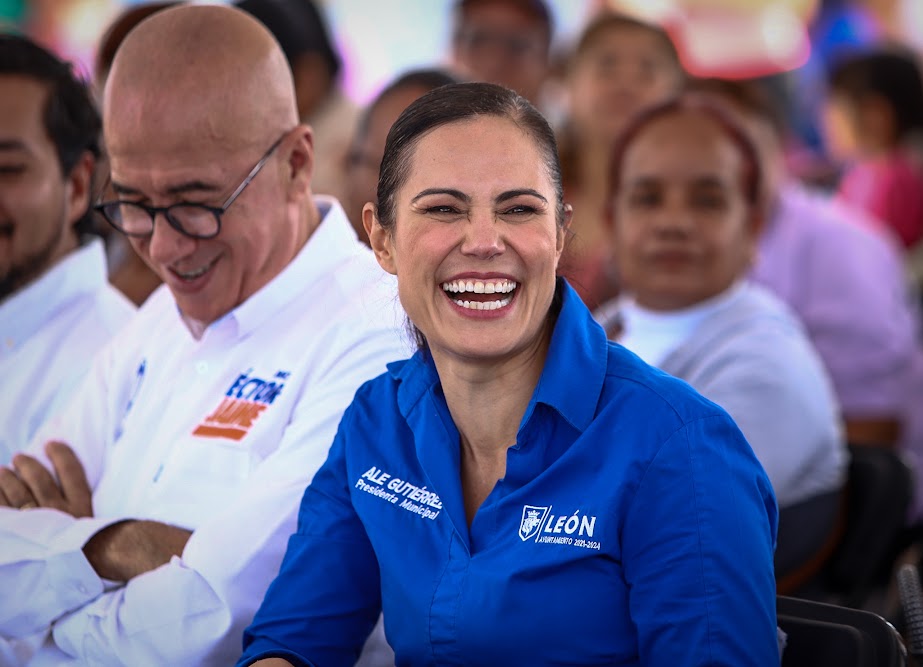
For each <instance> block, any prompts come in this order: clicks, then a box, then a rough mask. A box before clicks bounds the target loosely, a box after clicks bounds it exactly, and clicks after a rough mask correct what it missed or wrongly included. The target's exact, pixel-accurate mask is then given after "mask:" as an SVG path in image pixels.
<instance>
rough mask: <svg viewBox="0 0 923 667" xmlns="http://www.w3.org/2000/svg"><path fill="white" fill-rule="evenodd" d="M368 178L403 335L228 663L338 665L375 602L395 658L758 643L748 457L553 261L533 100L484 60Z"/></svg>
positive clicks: (544, 147)
mask: <svg viewBox="0 0 923 667" xmlns="http://www.w3.org/2000/svg"><path fill="white" fill-rule="evenodd" d="M378 201H379V202H380V205H379V206H378V207H375V206H374V205H371V204H369V205H367V206H366V208H365V210H364V213H363V215H364V222H365V226H366V229H367V231H368V232H369V238H370V240H371V242H372V247H373V249H374V251H375V253H376V256H377V257H378V261H379V263H380V264H381V266H382V267H383V268H384V269H385V270H386V271H388V272H390V273H393V274H395V275H396V276H397V280H398V284H399V292H400V298H401V303H402V304H403V306H404V308H405V310H406V312H407V314H408V317H409V319H410V321H411V323H412V324H413V326H414V327H415V328H416V330H417V332H418V334H419V342H420V344H421V349H420V350H419V351H418V352H417V354H416V355H415V356H414V357H412V358H411V359H409V360H406V361H401V362H396V363H393V364H391V365H390V366H389V371H388V372H387V373H385V374H384V375H382V376H380V377H378V378H376V379H374V380H372V381H370V382H368V383H367V384H366V385H365V386H364V387H362V388H361V389H360V390H359V392H358V393H357V394H356V397H355V399H354V402H353V404H352V406H351V407H350V409H349V410H348V411H347V413H346V414H345V416H344V418H343V420H342V422H341V424H340V429H339V432H338V435H337V438H336V440H335V442H334V444H333V447H332V449H331V452H330V456H329V458H328V460H327V462H326V463H325V465H324V467H323V468H322V469H321V471H320V472H319V473H318V474H317V476H316V477H315V478H314V481H313V483H312V485H311V486H310V487H309V488H308V490H307V492H306V493H305V496H304V499H303V501H302V506H301V512H300V517H299V530H298V532H297V533H296V534H295V535H294V536H293V537H292V538H291V541H290V543H289V549H288V553H287V554H286V557H285V561H284V563H283V565H282V569H281V572H280V573H279V575H278V577H277V579H276V581H275V583H274V584H273V585H272V587H271V588H270V590H269V592H268V593H267V596H266V598H265V600H264V602H263V605H262V607H261V609H260V611H259V613H258V614H257V616H256V618H255V619H254V622H253V624H252V625H251V626H250V628H249V629H248V630H247V632H246V634H245V640H244V644H245V650H244V657H243V658H242V659H241V661H240V663H239V664H240V665H249V664H254V663H259V664H261V665H264V667H269V666H270V665H284V664H297V665H320V664H323V665H344V666H345V665H351V664H353V662H354V661H355V657H356V655H358V653H357V652H358V650H359V648H360V647H361V646H362V642H363V641H364V639H365V637H366V636H367V634H368V633H369V631H370V629H371V628H372V625H373V624H374V622H375V619H376V618H377V617H378V614H379V612H380V611H383V612H384V619H385V628H386V633H387V636H388V640H389V642H390V643H391V645H392V647H393V648H394V650H395V654H396V656H397V663H398V664H402V665H450V664H452V665H456V664H457V665H461V664H464V665H485V666H487V665H500V664H502V665H550V664H568V665H612V664H622V665H642V664H643V665H648V664H650V665H655V664H656V665H662V664H669V665H701V664H706V663H707V664H733V665H769V664H773V663H775V664H778V648H777V644H776V631H775V585H774V581H773V570H772V550H773V541H774V534H775V527H776V520H777V514H776V505H775V499H774V497H773V494H772V490H771V487H770V484H769V481H768V479H767V478H766V475H765V473H764V472H763V471H762V469H761V468H760V466H759V464H758V463H757V461H756V459H755V458H754V456H753V453H752V451H751V450H750V448H749V447H748V446H747V444H746V441H745V440H744V439H743V436H742V435H741V434H740V432H739V431H738V430H737V428H736V427H735V426H734V424H733V422H732V421H731V420H730V418H729V417H728V415H727V414H726V413H725V412H724V411H723V410H722V409H721V408H719V407H717V406H716V405H714V404H713V403H710V402H708V401H707V400H705V399H703V398H702V397H701V396H699V395H698V394H696V393H695V392H694V391H692V390H691V389H690V388H689V386H688V385H686V384H684V383H681V382H679V381H677V380H675V379H673V378H670V377H668V376H666V375H664V374H662V373H659V372H657V371H655V370H653V369H651V368H650V367H648V366H646V365H645V364H644V363H642V362H641V361H640V360H639V359H638V358H637V357H635V356H634V355H632V354H630V353H628V352H627V351H626V350H624V349H623V348H621V347H619V346H617V345H613V344H609V343H608V342H607V340H606V335H605V332H604V331H603V329H602V328H601V327H600V326H599V325H597V324H596V323H595V322H594V321H593V319H592V317H591V315H590V313H589V312H588V311H587V309H586V307H585V306H584V305H583V302H582V301H581V300H580V298H579V297H578V296H577V294H576V293H575V292H574V291H573V290H572V289H571V287H570V286H569V285H568V284H567V283H566V282H565V281H564V280H562V279H560V278H558V277H556V272H557V268H558V262H559V259H560V257H561V253H562V251H563V248H564V231H565V229H566V227H567V224H568V223H569V220H570V216H571V213H570V207H569V206H566V205H565V204H564V201H563V198H562V194H561V177H560V168H559V164H558V160H557V151H556V146H555V142H554V137H553V134H552V133H551V129H550V128H549V127H548V124H547V123H546V122H545V120H544V119H543V118H542V117H541V115H540V114H539V113H538V112H537V111H536V110H535V109H534V108H533V107H532V106H531V105H530V104H529V103H528V102H526V101H525V100H524V99H523V98H521V97H519V96H518V95H516V94H515V93H513V92H511V91H509V90H507V89H505V88H501V87H499V86H494V85H490V84H482V83H480V84H474V83H469V84H456V85H451V86H445V87H443V88H439V89H437V90H435V91H432V92H430V93H428V94H426V95H424V96H423V97H421V98H420V99H418V100H417V101H416V102H414V103H413V104H411V106H410V107H408V109H407V110H405V111H404V113H403V114H402V115H401V117H400V118H399V119H398V120H397V122H396V123H395V125H394V127H393V128H392V130H391V133H390V134H389V137H388V142H387V148H386V150H385V156H384V162H383V164H382V169H381V176H380V180H379V187H378ZM524 637H533V638H540V639H541V640H540V641H523V638H524ZM283 659H284V660H283ZM264 660H265V662H264Z"/></svg>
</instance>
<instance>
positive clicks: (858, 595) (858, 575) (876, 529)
mask: <svg viewBox="0 0 923 667" xmlns="http://www.w3.org/2000/svg"><path fill="white" fill-rule="evenodd" d="M849 451H850V454H851V456H852V459H851V461H850V465H849V481H848V485H847V489H846V494H847V495H846V521H845V525H844V530H843V536H842V539H841V540H840V543H839V545H838V546H837V547H836V548H835V549H834V552H833V554H832V556H831V558H830V560H829V561H828V562H827V564H826V565H825V566H824V568H823V576H824V578H825V587H827V588H828V589H830V590H831V591H833V592H834V593H836V594H837V595H838V596H839V598H840V600H841V602H842V604H843V605H845V606H849V607H861V606H862V605H863V603H864V602H865V600H866V599H867V597H868V594H869V592H870V591H871V590H872V589H873V587H874V586H875V585H880V584H886V583H887V580H888V577H889V575H890V570H891V565H892V563H891V562H890V561H891V560H892V559H893V558H894V555H895V554H894V547H895V545H896V543H897V541H898V538H899V536H900V535H901V532H902V531H903V529H904V526H905V522H906V516H907V510H908V507H909V506H910V502H911V500H912V497H913V483H914V482H913V474H912V472H911V470H910V468H909V466H908V465H907V464H906V463H905V462H904V460H903V459H902V458H901V457H900V455H899V454H898V453H897V452H895V451H894V450H892V449H889V448H885V447H872V446H852V445H851V446H850V448H849Z"/></svg>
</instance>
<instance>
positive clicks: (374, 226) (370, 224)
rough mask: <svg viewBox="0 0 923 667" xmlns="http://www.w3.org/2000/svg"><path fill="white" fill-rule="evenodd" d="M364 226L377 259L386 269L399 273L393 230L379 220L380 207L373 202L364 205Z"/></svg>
mask: <svg viewBox="0 0 923 667" xmlns="http://www.w3.org/2000/svg"><path fill="white" fill-rule="evenodd" d="M362 226H363V227H365V233H366V234H368V236H369V243H370V244H371V246H372V250H373V251H374V253H375V259H377V260H378V263H379V264H380V265H381V268H383V269H384V270H385V271H387V272H388V273H390V274H393V275H397V263H396V262H395V261H394V240H393V238H392V236H391V230H389V229H385V228H384V227H382V226H381V223H379V222H378V209H377V207H376V206H375V204H373V203H372V202H368V203H367V204H366V205H365V206H363V207H362Z"/></svg>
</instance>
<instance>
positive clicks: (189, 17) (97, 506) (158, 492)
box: [0, 5, 406, 666]
mask: <svg viewBox="0 0 923 667" xmlns="http://www.w3.org/2000/svg"><path fill="white" fill-rule="evenodd" d="M104 98H105V101H104V105H103V108H104V110H105V111H104V128H105V139H106V146H107V147H108V150H109V154H110V166H111V177H110V181H109V182H108V183H107V184H106V186H105V188H104V190H103V194H102V197H101V201H100V202H99V203H98V204H97V209H98V210H99V212H100V213H101V214H102V215H103V216H104V217H105V218H106V220H108V222H109V223H110V224H111V225H112V226H113V227H115V228H116V229H118V230H119V231H121V232H122V233H124V234H125V235H126V236H127V237H128V238H129V239H130V242H131V244H132V246H133V248H134V249H135V250H136V251H137V252H138V254H139V255H140V256H141V257H142V258H143V259H144V260H145V262H147V263H148V265H150V266H151V268H152V269H153V270H154V271H155V272H156V273H157V274H158V276H159V277H160V278H161V279H162V280H163V282H164V285H163V286H161V287H160V288H158V289H157V291H155V292H154V294H153V295H152V296H151V297H150V298H149V299H148V300H147V301H146V302H145V304H144V306H143V307H142V308H141V309H140V310H139V311H138V313H137V315H136V316H135V318H134V319H133V320H132V321H131V322H130V323H129V324H127V325H126V327H125V328H124V329H123V330H122V332H121V333H120V334H119V335H118V336H117V337H116V338H114V339H113V341H112V343H111V344H110V345H109V346H108V347H107V348H106V349H105V350H104V351H103V352H102V354H101V355H99V356H98V357H97V359H96V360H95V361H94V364H93V367H92V369H91V371H90V374H89V376H88V378H87V379H86V381H85V382H84V383H83V384H82V386H81V387H80V389H79V391H77V393H76V395H75V397H74V399H73V400H72V401H70V403H69V404H68V405H67V406H65V408H64V410H63V411H62V412H60V413H58V415H57V416H56V418H55V419H53V420H51V421H50V422H49V423H48V425H47V427H45V428H43V429H41V430H40V431H39V433H38V434H37V436H36V437H35V438H34V439H33V440H32V441H31V443H29V445H28V447H27V449H26V453H23V454H19V455H17V456H16V457H14V459H13V465H12V466H11V467H10V468H8V469H2V470H0V505H3V506H2V507H0V590H2V591H3V595H2V596H0V636H2V637H3V638H4V639H5V640H8V641H10V640H12V642H11V643H10V644H8V646H13V647H15V649H16V651H17V654H16V656H15V660H13V663H14V664H29V665H32V666H34V665H48V664H53V665H69V664H80V665H84V664H124V665H226V664H231V662H232V660H233V659H234V658H235V657H236V655H237V654H238V653H239V650H240V641H241V639H240V638H241V635H242V631H243V628H244V627H245V626H246V625H247V624H248V623H249V622H250V620H251V619H252V616H253V614H254V612H255V609H256V607H257V605H258V604H259V601H260V600H261V599H262V597H263V594H264V593H265V591H266V588H267V587H268V585H269V582H270V580H271V579H272V578H273V576H274V575H275V573H276V571H277V569H278V567H279V563H280V562H281V559H282V555H283V552H284V550H285V544H286V541H287V539H288V537H289V535H290V534H291V533H292V532H293V531H294V529H295V517H296V512H297V507H298V503H299V500H300V498H301V495H302V493H303V491H304V488H305V485H306V484H307V483H308V482H310V480H311V478H312V477H313V474H314V472H315V471H316V470H317V468H318V467H319V466H320V465H321V463H322V462H323V461H324V459H325V458H326V455H327V450H328V448H329V445H330V443H331V442H332V441H333V438H334V434H335V431H336V426H337V424H338V422H339V420H340V417H341V415H342V413H343V411H344V410H345V408H346V406H347V405H348V403H349V402H350V400H351V399H352V396H353V393H354V392H355V390H356V389H357V387H358V386H359V385H360V384H361V383H362V382H363V381H365V380H366V379H368V378H371V377H373V376H375V375H377V374H379V373H380V372H382V371H384V370H385V363H386V362H388V361H391V360H393V359H396V358H400V357H403V356H406V346H405V343H404V338H403V334H402V319H403V318H402V313H400V312H399V311H398V309H397V306H396V303H397V299H396V290H395V288H394V285H393V282H392V281H391V279H390V278H388V277H387V276H386V275H385V274H383V273H382V271H381V270H380V269H379V268H378V266H377V263H376V262H375V260H374V257H373V256H372V253H371V252H370V251H369V250H368V249H367V248H365V247H363V246H362V245H361V244H359V243H356V240H355V235H354V234H353V232H352V229H351V227H350V225H349V222H348V221H347V219H346V216H345V214H344V212H343V210H342V208H341V207H340V205H339V203H338V202H337V201H335V200H333V199H331V198H326V197H321V196H317V197H315V196H314V195H313V194H312V191H311V177H312V172H313V167H314V153H313V143H312V139H313V137H312V131H311V129H310V128H309V127H307V126H306V125H303V124H300V123H299V122H298V114H297V111H296V104H295V93H294V89H293V83H292V75H291V72H290V70H289V68H288V65H287V63H286V61H285V57H284V55H283V53H282V51H281V49H280V48H279V46H278V43H277V42H276V41H275V40H274V39H273V38H272V36H271V34H270V33H269V32H268V31H267V30H266V29H265V28H264V27H263V26H262V25H261V24H259V23H258V22H257V21H256V20H255V19H253V18H252V17H251V16H249V15H248V14H246V13H244V12H242V11H241V10H238V9H234V8H231V7H227V6H219V5H198V6H196V5H184V6H179V7H175V8H170V9H166V10H163V11H161V12H158V13H156V14H154V15H153V16H151V17H149V18H147V19H145V20H144V21H142V22H141V23H140V24H138V26H137V27H136V28H135V29H134V30H133V31H132V32H131V33H130V34H129V35H128V36H127V37H126V39H125V41H124V42H123V44H122V45H121V47H120V48H119V50H118V53H117V54H116V57H115V60H114V63H113V66H112V70H111V72H110V75H109V78H108V80H107V84H106V90H105V94H104ZM23 444H25V443H23ZM32 647H37V652H35V653H34V655H32V656H31V657H30V655H28V653H29V652H30V650H31V649H32ZM0 658H2V656H0ZM8 661H10V660H8Z"/></svg>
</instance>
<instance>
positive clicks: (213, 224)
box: [93, 132, 288, 239]
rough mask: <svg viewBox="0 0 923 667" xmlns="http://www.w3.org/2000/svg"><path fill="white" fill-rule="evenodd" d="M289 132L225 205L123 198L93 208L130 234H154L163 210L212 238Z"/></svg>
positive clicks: (187, 230)
mask: <svg viewBox="0 0 923 667" xmlns="http://www.w3.org/2000/svg"><path fill="white" fill-rule="evenodd" d="M287 134H288V133H287V132H286V133H285V134H283V135H282V136H281V137H279V138H278V139H276V141H275V143H273V145H272V146H270V147H269V150H267V151H266V152H265V153H264V154H263V157H261V158H260V160H259V162H257V163H256V164H255V165H253V169H251V170H250V173H249V174H247V176H246V178H244V180H243V181H241V183H240V185H238V186H237V187H236V188H235V189H234V192H232V193H231V196H230V197H228V198H227V199H226V200H225V201H224V203H223V204H222V205H221V206H208V205H207V204H192V203H187V202H179V203H176V204H171V205H170V206H147V205H146V204H141V203H139V202H133V201H123V200H121V199H118V200H113V201H105V202H100V203H98V204H96V205H95V206H94V207H93V208H94V209H96V210H97V211H99V213H100V215H102V216H103V217H104V218H105V219H106V222H108V223H109V224H110V225H112V226H113V227H115V228H116V229H117V230H119V231H120V232H122V233H123V234H125V235H126V236H136V237H145V236H150V235H151V234H153V233H154V218H156V217H157V214H158V213H163V217H164V218H166V221H167V222H168V223H169V225H170V226H171V227H172V228H173V229H175V230H176V231H178V232H180V233H181V234H185V235H186V236H191V237H192V238H194V239H210V238H214V237H215V236H217V235H218V232H220V231H221V216H222V214H223V213H224V212H225V211H227V210H228V208H230V206H231V204H233V203H234V200H236V199H237V197H239V196H240V193H241V192H243V191H244V190H245V189H246V188H247V186H248V185H250V181H252V180H253V179H254V178H256V175H257V174H258V173H260V169H262V168H263V165H265V164H266V162H268V161H269V158H270V157H271V156H272V154H273V152H274V151H275V150H276V148H278V147H279V144H281V143H282V140H283V139H284V138H285V136H286V135H287Z"/></svg>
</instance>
